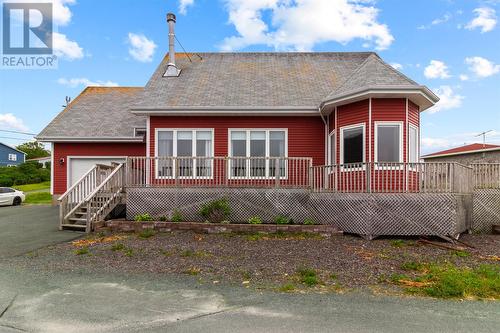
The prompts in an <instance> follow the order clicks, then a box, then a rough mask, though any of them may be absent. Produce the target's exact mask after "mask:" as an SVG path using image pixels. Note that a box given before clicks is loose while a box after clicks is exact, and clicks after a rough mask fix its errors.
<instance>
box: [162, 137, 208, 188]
mask: <svg viewBox="0 0 500 333" xmlns="http://www.w3.org/2000/svg"><path fill="white" fill-rule="evenodd" d="M155 132H156V133H155V137H156V140H155V142H156V144H155V155H156V156H157V157H158V159H157V162H156V177H157V178H174V177H175V176H176V175H177V176H178V177H180V178H212V176H213V175H212V170H213V157H214V139H213V138H214V131H213V129H163V128H157V129H156V131H155ZM195 157H196V158H195ZM205 157H206V159H205ZM174 171H177V174H174Z"/></svg>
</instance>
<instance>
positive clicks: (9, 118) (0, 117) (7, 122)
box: [0, 113, 28, 131]
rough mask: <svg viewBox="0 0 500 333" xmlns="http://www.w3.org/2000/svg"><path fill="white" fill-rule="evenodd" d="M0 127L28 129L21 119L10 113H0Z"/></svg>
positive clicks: (19, 129) (18, 129)
mask: <svg viewBox="0 0 500 333" xmlns="http://www.w3.org/2000/svg"><path fill="white" fill-rule="evenodd" d="M0 128H6V129H11V130H17V131H28V127H27V126H26V125H24V122H23V120H22V119H19V118H17V117H16V116H14V115H13V114H12V113H0Z"/></svg>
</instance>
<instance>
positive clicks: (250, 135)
mask: <svg viewBox="0 0 500 333" xmlns="http://www.w3.org/2000/svg"><path fill="white" fill-rule="evenodd" d="M286 147H287V146H286V131H285V130H264V129H255V130H230V131H229V156H230V157H232V158H231V163H230V176H231V177H240V178H265V177H275V176H276V159H273V157H274V158H276V157H278V158H279V157H286V156H287V152H286ZM278 168H279V175H280V177H286V161H285V160H284V159H279V160H278Z"/></svg>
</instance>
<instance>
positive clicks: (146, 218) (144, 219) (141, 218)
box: [134, 213, 153, 222]
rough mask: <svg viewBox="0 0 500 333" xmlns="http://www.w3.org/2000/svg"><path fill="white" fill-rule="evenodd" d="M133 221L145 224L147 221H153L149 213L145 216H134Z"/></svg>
mask: <svg viewBox="0 0 500 333" xmlns="http://www.w3.org/2000/svg"><path fill="white" fill-rule="evenodd" d="M134 220H135V221H136V222H147V221H153V217H152V216H151V215H150V214H149V213H145V214H140V215H136V216H135V217H134Z"/></svg>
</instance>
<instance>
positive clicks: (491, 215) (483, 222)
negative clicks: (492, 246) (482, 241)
mask: <svg viewBox="0 0 500 333" xmlns="http://www.w3.org/2000/svg"><path fill="white" fill-rule="evenodd" d="M473 217H474V218H473V221H474V222H473V230H474V231H475V232H485V233H490V232H491V227H492V226H493V225H494V224H500V189H477V190H475V191H474V208H473Z"/></svg>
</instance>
